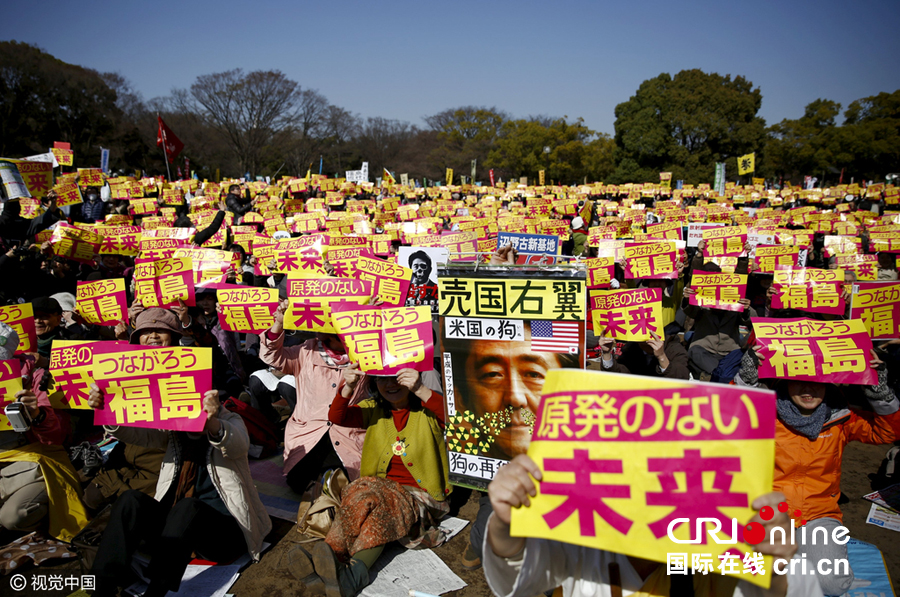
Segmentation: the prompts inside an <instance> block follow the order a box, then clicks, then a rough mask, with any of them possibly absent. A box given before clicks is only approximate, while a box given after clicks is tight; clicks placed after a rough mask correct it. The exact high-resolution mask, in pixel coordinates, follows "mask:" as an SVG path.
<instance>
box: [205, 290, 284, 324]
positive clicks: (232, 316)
mask: <svg viewBox="0 0 900 597" xmlns="http://www.w3.org/2000/svg"><path fill="white" fill-rule="evenodd" d="M216 298H217V300H218V304H219V307H220V311H219V313H218V315H219V325H221V326H222V329H223V330H225V331H228V332H244V333H248V334H261V333H263V332H265V331H266V330H267V329H269V328H270V327H272V324H273V323H275V310H276V309H277V308H278V289H277V288H257V287H254V286H232V285H227V286H225V287H221V286H220V287H219V288H217V289H216Z"/></svg>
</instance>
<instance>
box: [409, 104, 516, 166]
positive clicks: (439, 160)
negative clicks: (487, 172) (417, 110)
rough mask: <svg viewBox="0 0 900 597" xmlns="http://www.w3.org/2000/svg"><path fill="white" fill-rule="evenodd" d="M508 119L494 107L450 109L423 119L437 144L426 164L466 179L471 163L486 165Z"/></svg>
mask: <svg viewBox="0 0 900 597" xmlns="http://www.w3.org/2000/svg"><path fill="white" fill-rule="evenodd" d="M508 120H509V116H508V115H507V114H506V113H505V112H501V111H500V110H498V109H497V108H485V107H476V106H462V107H459V108H451V109H448V110H444V111H443V112H438V113H437V114H433V115H431V116H427V117H425V122H426V123H427V124H428V126H429V127H430V128H431V130H433V131H435V132H436V133H437V141H438V145H437V146H436V147H435V148H434V149H433V150H432V151H431V153H430V154H429V156H428V162H429V165H430V166H432V168H433V169H436V170H438V171H440V172H443V169H444V168H453V169H454V171H455V172H457V173H459V174H463V175H465V176H468V175H469V173H470V171H471V170H470V168H471V164H472V160H478V164H480V165H484V164H485V161H486V160H487V157H488V154H489V153H490V151H491V149H492V148H493V146H494V143H495V142H496V141H497V138H498V137H499V136H500V132H501V129H502V127H503V124H504V123H505V122H507V121H508Z"/></svg>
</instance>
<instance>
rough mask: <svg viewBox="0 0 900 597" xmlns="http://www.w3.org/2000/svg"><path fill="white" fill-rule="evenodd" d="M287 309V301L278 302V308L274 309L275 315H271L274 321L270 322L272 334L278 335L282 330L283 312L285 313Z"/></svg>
mask: <svg viewBox="0 0 900 597" xmlns="http://www.w3.org/2000/svg"><path fill="white" fill-rule="evenodd" d="M287 308H288V300H287V299H280V300H279V301H278V307H276V308H275V313H274V314H273V317H274V321H273V322H272V328H271V330H272V333H273V334H280V333H281V330H283V329H284V312H285V311H287Z"/></svg>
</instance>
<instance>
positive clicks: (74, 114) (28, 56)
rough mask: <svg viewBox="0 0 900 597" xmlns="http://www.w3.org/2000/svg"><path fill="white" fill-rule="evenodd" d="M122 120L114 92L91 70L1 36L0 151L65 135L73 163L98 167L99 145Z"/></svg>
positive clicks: (43, 144)
mask: <svg viewBox="0 0 900 597" xmlns="http://www.w3.org/2000/svg"><path fill="white" fill-rule="evenodd" d="M121 120H122V111H121V110H120V109H119V108H118V107H117V106H116V93H115V92H114V91H113V90H112V89H110V87H109V86H108V85H107V84H106V83H105V82H104V81H103V79H102V78H101V76H100V74H99V73H97V72H96V71H94V70H91V69H87V68H82V67H80V66H75V65H72V64H67V63H65V62H63V61H62V60H59V59H57V58H54V57H53V56H51V55H50V54H47V53H46V52H44V51H42V50H41V49H40V48H37V47H35V46H32V45H29V44H26V43H21V42H16V41H10V42H0V155H2V156H4V157H20V156H25V155H29V154H33V153H43V152H46V151H47V148H48V147H51V146H52V145H53V142H54V141H65V142H68V143H71V144H72V149H73V150H74V151H75V165H76V166H85V167H86V166H93V167H97V166H99V164H100V146H101V145H103V146H104V147H107V146H108V145H109V144H110V143H111V142H112V140H113V138H114V137H115V135H116V131H117V127H118V126H119V124H120V123H121Z"/></svg>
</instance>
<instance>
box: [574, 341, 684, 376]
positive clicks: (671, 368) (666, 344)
mask: <svg viewBox="0 0 900 597" xmlns="http://www.w3.org/2000/svg"><path fill="white" fill-rule="evenodd" d="M599 344H600V357H601V358H600V360H599V361H592V362H590V363H588V366H587V367H585V368H586V369H592V370H596V371H611V372H613V373H631V374H633V375H648V376H650V377H667V378H669V379H690V372H689V371H688V355H687V351H686V350H685V349H684V346H682V344H681V341H680V340H679V339H678V336H677V335H672V336H669V337H668V338H666V339H665V340H663V339H662V338H660V337H659V336H658V335H657V334H656V333H655V332H650V339H649V340H647V341H646V342H626V343H625V347H624V348H623V349H622V356H620V357H617V356H616V341H615V340H614V339H612V338H607V337H606V336H603V335H601V336H600V338H599Z"/></svg>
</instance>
